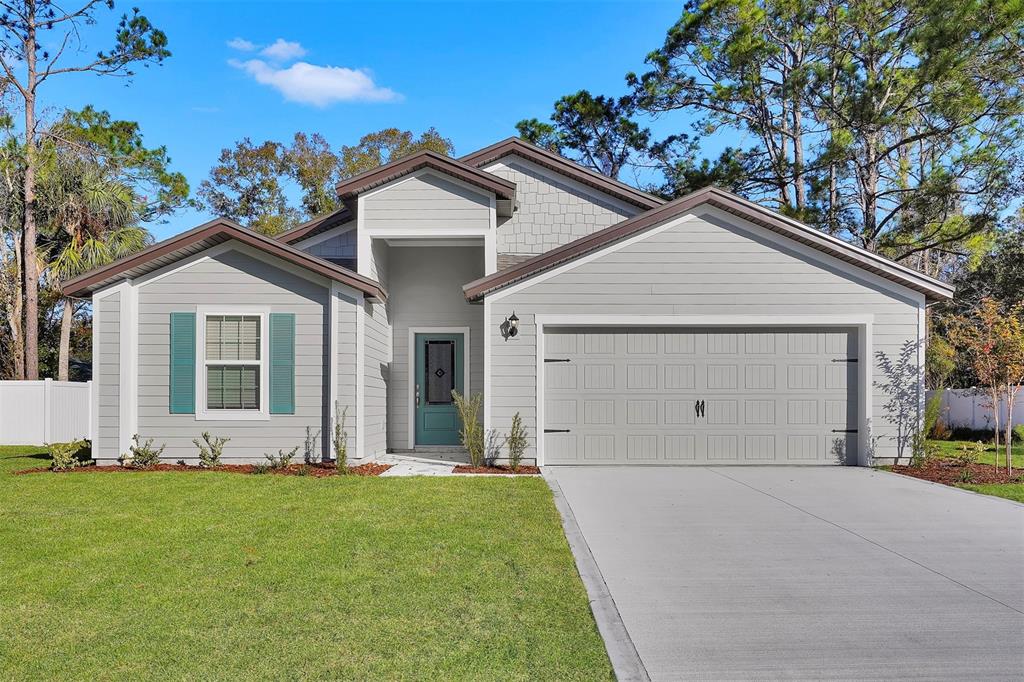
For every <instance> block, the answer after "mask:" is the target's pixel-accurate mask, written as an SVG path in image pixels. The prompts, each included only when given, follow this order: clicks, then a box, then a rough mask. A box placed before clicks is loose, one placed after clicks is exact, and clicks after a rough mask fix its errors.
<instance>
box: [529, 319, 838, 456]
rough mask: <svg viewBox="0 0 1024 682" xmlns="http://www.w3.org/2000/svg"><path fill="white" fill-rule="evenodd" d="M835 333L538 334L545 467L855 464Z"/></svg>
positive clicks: (585, 331)
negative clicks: (541, 355)
mask: <svg viewBox="0 0 1024 682" xmlns="http://www.w3.org/2000/svg"><path fill="white" fill-rule="evenodd" d="M856 334H857V332H856V330H855V329H837V328H821V329H810V328H751V329H737V328H709V329H696V328H649V327H641V328H628V329H626V328H622V329H620V328H597V329H589V328H557V327H555V328H548V329H546V333H545V334H544V369H543V372H544V379H543V381H544V425H543V426H544V435H543V438H544V462H545V463H546V464H705V463H707V464H845V463H851V464H852V463H855V459H856V451H857V447H856V444H857V443H856V429H857V395H856V392H857V371H856V368H857V365H856V362H857V339H856Z"/></svg>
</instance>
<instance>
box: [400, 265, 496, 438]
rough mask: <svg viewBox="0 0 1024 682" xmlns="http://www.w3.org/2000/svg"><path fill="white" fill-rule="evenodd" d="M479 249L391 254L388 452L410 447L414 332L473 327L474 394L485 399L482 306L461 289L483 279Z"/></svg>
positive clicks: (471, 366)
mask: <svg viewBox="0 0 1024 682" xmlns="http://www.w3.org/2000/svg"><path fill="white" fill-rule="evenodd" d="M483 261H484V254H483V249H481V248H478V247H431V248H420V247H393V248H391V250H390V252H389V263H390V268H391V269H390V273H391V274H390V277H391V287H390V291H391V293H392V296H391V298H390V299H389V300H390V302H389V304H388V305H389V309H390V313H391V320H392V324H393V327H394V331H393V336H392V338H393V344H394V346H393V347H394V354H393V356H392V361H391V373H390V376H391V380H390V382H389V386H388V390H389V395H388V431H389V437H388V438H389V443H388V444H389V447H392V448H399V449H402V448H406V447H408V434H409V328H410V327H469V347H468V348H467V349H466V350H467V352H468V353H469V390H470V392H472V393H483V387H484V365H483V356H484V354H483V348H484V344H483V334H484V329H483V310H484V308H483V306H482V305H479V304H470V303H467V302H466V298H465V296H464V295H463V293H462V285H463V284H465V283H466V282H470V281H472V280H474V279H477V278H479V277H482V276H483V274H484V273H483Z"/></svg>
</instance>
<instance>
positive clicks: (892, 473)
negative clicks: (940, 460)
mask: <svg viewBox="0 0 1024 682" xmlns="http://www.w3.org/2000/svg"><path fill="white" fill-rule="evenodd" d="M870 471H876V472H878V473H880V474H885V475H887V476H899V477H900V478H902V479H903V480H911V481H917V482H918V483H925V484H927V485H939V486H942V487H943V488H946V489H947V490H955V491H957V492H959V493H964V494H966V495H975V496H977V497H981V498H984V499H986V500H999V501H1000V502H1004V503H1007V504H1012V505H1014V506H1015V507H1024V502H1018V501H1017V500H1011V499H1008V498H1005V497H999V496H997V495H986V494H985V493H979V492H978V491H977V490H968V489H966V488H959V487H957V486H955V485H946V484H945V483H937V482H935V481H929V480H928V479H925V478H918V477H916V476H906V475H904V474H899V473H896V472H895V471H886V470H885V469H880V468H877V467H871V469H870Z"/></svg>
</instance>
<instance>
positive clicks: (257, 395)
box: [204, 315, 263, 412]
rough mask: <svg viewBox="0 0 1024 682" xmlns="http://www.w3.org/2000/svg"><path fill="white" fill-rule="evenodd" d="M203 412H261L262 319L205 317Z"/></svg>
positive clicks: (257, 316)
mask: <svg viewBox="0 0 1024 682" xmlns="http://www.w3.org/2000/svg"><path fill="white" fill-rule="evenodd" d="M204 325H205V326H204V331H205V335H204V336H205V344H204V346H205V348H204V350H205V356H204V364H205V371H206V409H207V410H210V411H213V410H236V411H238V410H250V411H256V412H259V411H260V410H261V409H262V405H261V396H262V391H261V387H262V376H263V352H262V350H263V349H262V345H261V341H262V338H261V337H262V326H263V325H262V317H261V316H260V315H206V316H205V322H204Z"/></svg>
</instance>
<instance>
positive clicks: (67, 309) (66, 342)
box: [57, 298, 75, 381]
mask: <svg viewBox="0 0 1024 682" xmlns="http://www.w3.org/2000/svg"><path fill="white" fill-rule="evenodd" d="M63 304H64V310H63V311H62V312H61V318H60V351H59V352H58V356H57V380H58V381H68V359H69V355H70V353H71V322H72V320H74V317H75V305H74V303H73V302H72V301H71V299H70V298H65V299H64V301H63Z"/></svg>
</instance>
